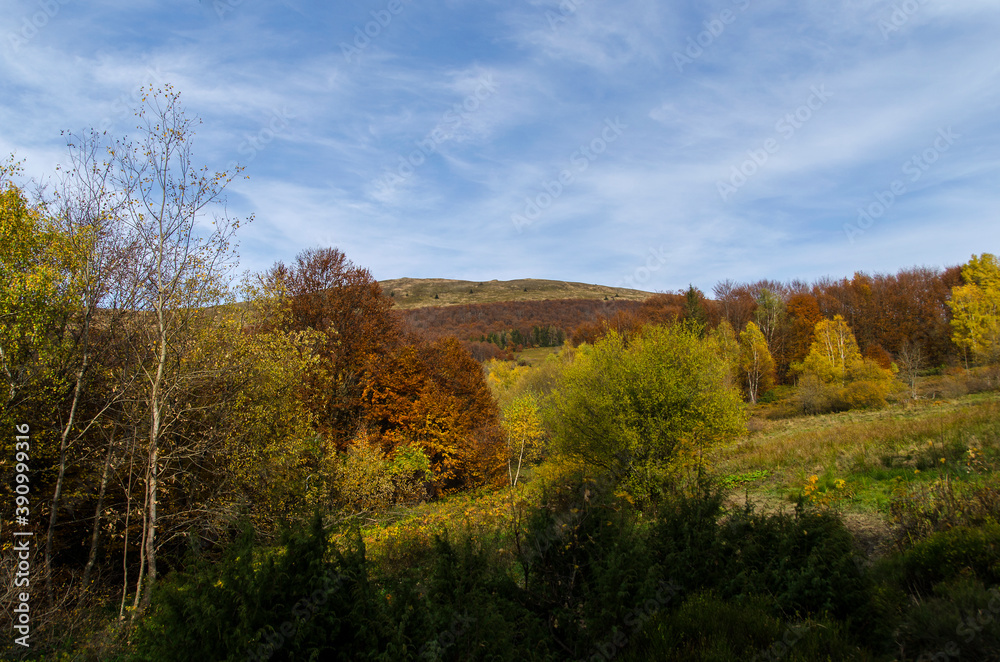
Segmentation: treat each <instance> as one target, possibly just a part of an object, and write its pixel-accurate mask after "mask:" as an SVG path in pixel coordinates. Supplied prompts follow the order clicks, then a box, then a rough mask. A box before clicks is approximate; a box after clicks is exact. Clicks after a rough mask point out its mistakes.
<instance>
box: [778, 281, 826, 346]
mask: <svg viewBox="0 0 1000 662" xmlns="http://www.w3.org/2000/svg"><path fill="white" fill-rule="evenodd" d="M787 310H788V318H789V321H790V325H789V326H790V329H789V335H790V337H789V358H790V360H791V361H792V362H798V361H801V360H802V359H804V358H805V357H806V355H807V354H809V346H810V345H811V344H812V341H813V330H814V329H815V328H816V324H818V323H819V322H820V320H822V319H823V313H821V312H820V310H819V303H818V302H817V301H816V297H814V296H813V295H811V294H808V293H800V294H794V295H792V296H791V297H790V298H789V299H788V308H787Z"/></svg>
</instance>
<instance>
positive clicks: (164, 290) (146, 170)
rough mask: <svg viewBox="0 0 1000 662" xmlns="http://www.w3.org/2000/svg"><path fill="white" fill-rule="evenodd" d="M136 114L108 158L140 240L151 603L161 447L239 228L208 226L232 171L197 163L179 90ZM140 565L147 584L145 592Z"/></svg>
mask: <svg viewBox="0 0 1000 662" xmlns="http://www.w3.org/2000/svg"><path fill="white" fill-rule="evenodd" d="M136 117H137V118H138V120H139V124H138V127H137V128H138V131H139V140H138V141H137V142H131V141H124V142H120V143H119V144H117V145H116V146H115V147H114V148H113V149H112V150H111V156H112V158H113V160H114V161H115V165H116V173H117V182H116V184H117V187H118V190H119V191H120V193H121V195H123V196H125V204H124V205H122V214H123V215H124V217H125V219H126V223H127V224H128V225H129V227H130V230H131V231H132V232H134V233H135V235H136V236H137V237H138V240H139V252H138V255H137V263H138V265H139V267H140V269H141V272H140V274H139V277H140V282H141V283H142V288H141V289H140V294H139V298H138V301H137V304H138V310H139V311H140V315H139V317H138V318H137V320H136V322H137V326H138V330H139V331H140V333H141V335H142V336H143V337H144V339H143V342H142V344H141V345H139V346H137V347H136V350H137V351H138V352H139V353H140V355H141V356H142V358H143V367H142V372H143V375H144V380H145V384H146V387H147V391H146V392H145V394H144V399H145V403H146V405H147V407H148V419H147V420H148V423H147V426H148V427H147V430H146V438H147V447H146V450H147V458H146V476H145V484H146V493H145V495H144V498H145V508H144V527H143V544H142V547H141V548H140V549H141V554H140V579H139V583H138V584H137V588H136V604H137V605H139V604H140V596H142V601H141V604H142V605H143V606H145V605H146V604H148V600H149V588H151V585H152V584H153V583H154V582H155V581H156V577H157V566H156V552H157V527H158V525H159V511H158V509H157V508H158V501H159V487H160V479H161V477H162V475H163V472H164V470H165V466H166V464H167V463H168V462H169V459H170V458H169V455H168V448H167V447H165V445H164V444H165V442H167V441H169V440H170V439H171V436H170V435H171V431H172V428H173V427H174V426H175V425H176V424H177V422H178V420H179V419H180V417H181V415H182V413H183V410H182V409H181V408H179V407H177V406H176V403H177V402H178V401H179V400H182V399H183V398H182V397H181V396H182V395H183V393H184V391H185V389H186V388H187V387H188V386H190V384H189V383H188V381H189V380H188V377H189V376H190V373H189V372H188V371H187V370H186V368H187V365H186V362H185V358H186V357H188V356H189V355H190V353H191V351H192V345H191V343H190V338H191V333H192V330H193V328H194V326H195V323H196V319H197V318H199V317H203V316H205V315H209V314H210V312H211V311H210V308H209V307H210V306H212V305H216V304H218V303H220V302H221V301H222V299H223V297H224V295H225V293H226V291H227V288H228V281H227V280H226V277H227V275H228V273H229V271H230V270H231V268H232V266H233V263H232V258H233V246H232V241H233V238H234V235H235V232H236V230H237V228H238V227H239V222H238V221H235V220H233V219H230V218H228V217H226V216H224V215H223V216H220V215H215V217H214V220H213V221H212V223H211V227H205V226H204V225H203V224H202V223H201V220H202V215H203V214H204V212H205V211H206V209H207V208H208V207H209V205H212V204H215V203H219V202H221V201H222V199H221V196H222V193H223V190H224V189H225V187H226V185H227V184H229V182H231V181H232V179H233V177H234V176H235V173H225V172H221V173H220V172H215V173H210V172H209V171H208V169H207V168H201V169H197V168H195V167H194V166H193V161H192V152H191V140H192V138H193V135H194V126H195V124H196V120H194V119H191V118H189V117H187V116H186V115H185V113H184V111H183V109H182V107H181V104H180V94H179V93H178V92H177V91H175V90H174V89H173V88H172V87H171V86H169V85H168V86H165V87H164V88H162V89H154V88H153V87H150V88H147V89H144V90H143V96H142V102H141V105H140V106H139V108H138V109H137V111H136ZM220 369H222V367H221V366H220ZM173 440H174V441H175V442H178V443H181V441H182V440H181V439H179V438H177V437H174V438H173ZM143 566H145V571H146V574H147V576H148V580H149V582H148V583H149V585H150V586H147V590H146V591H145V592H144V591H143V587H142V567H143Z"/></svg>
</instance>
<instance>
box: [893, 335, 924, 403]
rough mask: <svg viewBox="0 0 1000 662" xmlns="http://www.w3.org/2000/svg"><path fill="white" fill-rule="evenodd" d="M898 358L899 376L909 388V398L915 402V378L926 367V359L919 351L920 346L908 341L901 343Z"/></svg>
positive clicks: (921, 351)
mask: <svg viewBox="0 0 1000 662" xmlns="http://www.w3.org/2000/svg"><path fill="white" fill-rule="evenodd" d="M898 358H899V367H900V375H901V376H902V377H903V379H905V380H906V384H907V386H909V387H910V398H912V399H914V400H916V399H917V377H918V376H919V375H920V371H921V370H923V369H924V368H926V367H927V359H926V357H925V356H924V353H923V350H921V349H920V345H917V344H916V343H911V342H909V341H907V342H905V343H903V347H902V349H900V350H899V355H898Z"/></svg>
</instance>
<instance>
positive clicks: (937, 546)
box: [902, 522, 1000, 591]
mask: <svg viewBox="0 0 1000 662" xmlns="http://www.w3.org/2000/svg"><path fill="white" fill-rule="evenodd" d="M902 568H903V573H904V578H905V581H906V582H907V583H908V584H909V585H911V586H914V587H916V588H918V589H922V590H924V591H929V590H930V589H931V587H932V586H933V585H935V584H937V583H939V582H944V581H948V580H951V579H954V578H956V577H960V576H969V577H973V578H975V579H978V580H979V581H981V582H983V583H985V584H987V585H993V584H997V583H1000V524H997V523H996V522H990V523H987V524H984V525H983V526H981V527H976V528H972V527H967V526H959V527H956V528H954V529H951V530H949V531H940V532H938V533H935V534H933V535H931V536H930V537H929V538H927V539H926V540H924V541H921V542H919V543H917V544H916V545H914V546H913V547H912V548H911V549H909V550H907V551H906V552H905V553H904V554H903V557H902Z"/></svg>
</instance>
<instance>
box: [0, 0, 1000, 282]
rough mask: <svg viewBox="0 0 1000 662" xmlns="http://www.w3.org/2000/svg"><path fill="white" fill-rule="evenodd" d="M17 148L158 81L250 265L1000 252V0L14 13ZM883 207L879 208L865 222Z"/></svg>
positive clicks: (102, 122)
mask: <svg viewBox="0 0 1000 662" xmlns="http://www.w3.org/2000/svg"><path fill="white" fill-rule="evenodd" d="M0 16H2V17H3V18H2V19H0V38H2V43H0V154H10V153H12V152H13V153H15V154H16V155H17V157H18V158H23V159H26V170H27V173H28V174H29V175H32V176H35V177H44V176H45V175H46V174H49V173H52V172H53V170H54V168H55V165H56V164H57V163H60V162H65V160H66V156H65V139H64V138H61V137H60V130H61V129H71V130H75V131H81V130H83V129H85V128H88V127H98V128H102V129H108V130H110V131H111V132H113V133H115V134H123V133H127V132H128V131H129V129H130V128H132V125H133V122H134V120H133V118H132V116H131V114H130V110H129V108H130V107H131V106H133V105H134V103H135V100H136V94H137V91H138V89H139V88H140V86H142V85H143V84H149V83H153V84H163V83H171V84H173V85H174V86H175V87H176V88H177V89H178V90H180V91H181V94H182V100H183V103H184V107H185V109H186V110H187V112H188V113H189V114H191V115H197V116H198V117H200V118H201V119H202V121H203V124H202V125H201V126H200V127H199V129H198V134H197V136H196V138H195V144H194V150H195V156H196V159H197V161H198V162H200V163H202V164H204V165H207V166H209V167H210V168H213V169H223V168H225V167H227V166H228V165H230V164H232V163H236V162H238V163H241V164H243V165H245V166H246V174H248V175H249V176H250V179H249V180H247V181H237V182H234V183H233V184H231V186H230V188H229V193H228V211H229V213H230V214H232V215H236V216H243V217H245V216H248V215H250V214H253V215H254V216H255V220H254V221H253V223H251V224H250V225H248V226H246V227H245V228H243V229H242V230H241V255H242V265H243V267H245V268H247V269H264V268H266V267H268V266H270V265H271V264H272V263H273V262H274V261H275V260H284V261H288V260H290V259H292V258H293V257H294V255H295V254H296V253H297V252H298V251H300V250H301V249H303V248H307V247H311V246H337V247H339V248H340V249H341V250H343V251H344V252H345V253H346V254H347V256H348V257H349V258H350V259H352V260H353V261H354V262H355V263H357V264H360V265H362V266H366V267H368V268H369V269H371V271H372V273H373V274H374V276H375V277H376V278H378V279H388V278H397V277H402V276H411V277H442V278H459V279H469V280H485V279H492V278H498V279H511V278H529V277H530V278H552V279H559V280H571V281H582V282H589V283H600V284H606V285H627V286H633V287H638V288H640V289H645V290H650V291H671V290H676V289H679V288H684V287H686V286H687V285H688V284H689V283H693V284H694V285H695V286H697V287H700V288H702V289H703V290H705V291H711V288H712V286H713V285H714V284H715V283H716V282H718V281H719V280H722V279H725V278H732V279H735V280H757V279H761V278H773V279H779V280H787V279H792V278H799V279H804V280H812V279H814V278H817V277H821V276H827V275H829V276H834V277H841V276H850V275H851V274H852V273H853V272H854V271H859V270H860V271H867V272H869V273H871V272H894V271H896V270H897V269H899V268H902V267H909V266H915V265H926V266H949V265H953V264H959V263H962V262H965V261H966V260H968V258H969V256H970V255H971V254H973V253H981V252H992V253H1000V225H998V223H997V221H998V210H1000V39H998V38H997V34H998V33H1000V30H998V28H1000V3H998V2H996V0H949V1H947V2H946V1H945V0H905V1H900V0H894V1H891V2H888V1H880V0H839V1H838V0H832V1H830V2H823V3H820V2H804V3H791V2H771V1H766V0H719V1H711V2H699V3H694V2H670V3H668V2H653V1H642V0H620V1H618V2H615V3H611V2H607V1H601V0H564V1H563V2H561V3H560V2H558V1H556V0H544V1H543V0H523V1H511V0H508V1H507V2H493V1H489V0H477V1H475V2H472V1H465V0H443V1H432V0H372V1H369V0H357V1H354V2H338V3H330V4H325V3H318V2H305V1H302V0H295V1H292V0H289V1H285V2H276V3H262V2H257V1H254V0H202V1H201V2H198V1H196V0H190V1H185V2H177V3H170V4H169V5H168V4H167V3H157V2H149V1H144V0H132V1H130V2H121V1H102V0H94V1H91V2H84V1H83V0H62V1H60V0H45V1H39V0H30V1H21V0H19V1H11V0H0ZM862 212H863V213H862Z"/></svg>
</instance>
